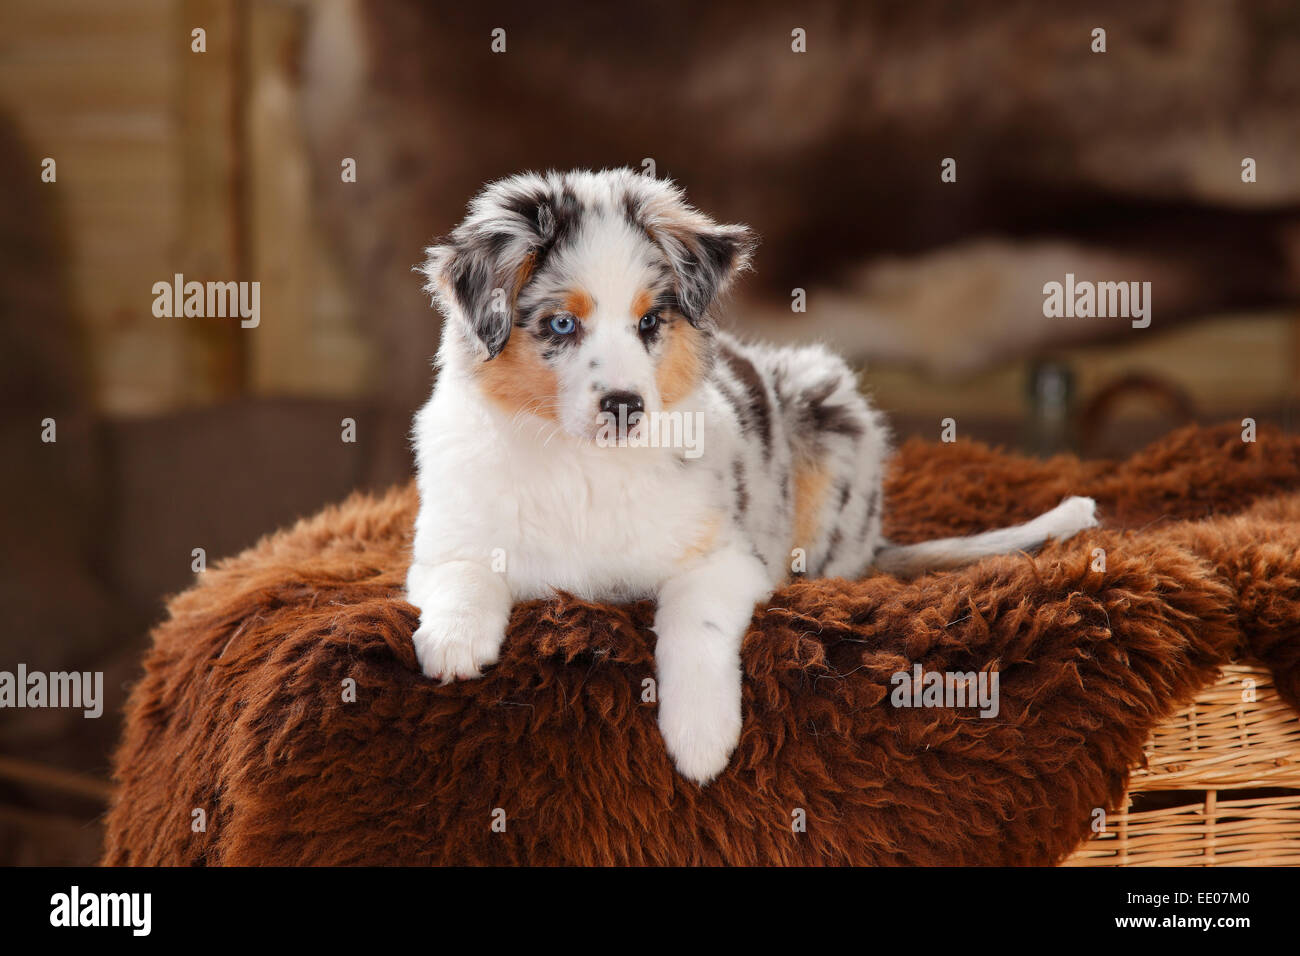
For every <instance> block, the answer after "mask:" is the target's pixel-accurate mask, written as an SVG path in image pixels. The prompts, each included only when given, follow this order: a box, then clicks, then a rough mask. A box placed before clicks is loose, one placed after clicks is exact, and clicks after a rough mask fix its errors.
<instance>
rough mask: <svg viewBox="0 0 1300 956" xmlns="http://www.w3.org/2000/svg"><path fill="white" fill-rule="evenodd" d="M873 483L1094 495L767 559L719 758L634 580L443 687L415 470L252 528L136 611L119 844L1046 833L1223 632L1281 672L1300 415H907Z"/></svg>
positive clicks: (1103, 777) (845, 843)
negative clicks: (691, 759) (1044, 531)
mask: <svg viewBox="0 0 1300 956" xmlns="http://www.w3.org/2000/svg"><path fill="white" fill-rule="evenodd" d="M886 487H887V507H886V510H885V518H886V532H887V533H888V534H889V535H890V537H891V538H893V539H894V540H897V541H910V540H917V539H923V538H928V537H934V536H935V535H938V534H964V533H970V532H975V531H979V530H981V529H982V528H985V527H988V526H992V525H996V524H1001V523H1006V522H1008V521H1013V520H1020V519H1023V518H1026V517H1029V516H1031V515H1033V514H1035V513H1038V512H1040V511H1042V510H1044V509H1045V508H1048V507H1050V506H1051V505H1053V504H1055V503H1056V502H1057V501H1059V500H1060V499H1061V497H1062V495H1064V494H1066V493H1067V492H1069V493H1078V494H1087V495H1091V496H1092V497H1094V498H1096V499H1097V501H1098V503H1099V505H1100V507H1101V514H1102V519H1103V522H1104V525H1105V527H1103V528H1101V529H1095V530H1093V531H1089V532H1085V533H1083V534H1081V535H1079V536H1078V537H1076V538H1074V539H1073V540H1070V541H1068V542H1065V543H1052V544H1049V545H1048V546H1047V547H1046V548H1045V549H1044V550H1043V551H1042V552H1041V553H1040V554H1038V555H1037V556H1032V557H1031V556H1028V555H1025V554H1019V555H1011V556H1004V557H995V558H990V559H987V560H984V561H982V562H980V563H979V564H978V565H975V566H973V567H970V568H967V569H965V570H962V571H957V572H948V573H942V574H934V575H929V576H927V577H924V578H921V579H919V580H916V581H913V582H902V581H899V580H897V579H895V578H892V577H889V576H884V575H881V576H875V577H871V578H868V579H866V580H862V581H844V580H835V579H831V580H799V581H796V582H794V583H791V584H790V585H788V586H787V587H785V588H783V589H781V590H779V591H778V592H777V593H776V595H775V596H774V598H773V600H772V602H771V604H770V605H769V606H768V607H767V608H766V609H764V610H761V611H760V612H759V613H758V614H756V616H755V618H754V621H753V623H752V625H751V627H750V630H749V632H748V634H747V636H746V639H745V643H744V648H743V656H744V666H745V689H744V708H745V727H744V732H743V736H742V738H741V742H740V746H739V748H738V750H737V752H736V755H735V757H734V759H733V760H732V762H731V765H730V766H729V767H728V769H727V770H726V771H725V773H723V775H722V776H721V777H719V778H718V779H717V780H716V781H715V782H714V783H713V784H712V785H711V786H710V787H708V788H706V789H700V788H699V787H697V786H696V785H694V784H692V783H689V782H687V781H685V780H683V779H682V778H681V777H680V776H678V775H677V774H675V773H674V772H673V770H672V767H671V765H670V763H669V760H668V757H667V754H666V753H665V750H664V745H663V743H662V741H661V739H660V737H659V734H658V733H657V732H656V729H655V706H654V705H653V704H651V703H642V700H641V697H642V681H643V680H644V679H645V678H647V677H650V676H651V675H652V674H653V660H652V650H653V638H652V636H651V635H650V634H649V633H648V628H649V625H650V622H651V620H652V617H653V608H652V606H651V605H650V604H649V603H648V602H643V603H639V604H635V605H631V606H623V607H613V606H600V605H594V604H591V603H587V602H584V601H580V600H576V599H573V598H570V597H564V596H561V597H559V598H557V599H554V600H547V601H533V602H530V603H526V604H523V605H521V606H519V607H517V608H516V609H515V611H514V615H513V619H512V622H511V629H510V637H509V639H508V640H507V642H506V646H505V648H504V649H503V656H502V659H501V662H500V664H498V665H497V666H496V667H494V668H493V669H492V670H491V671H489V672H488V674H487V675H486V676H485V677H484V678H483V679H482V680H476V681H471V682H462V683H456V684H451V685H447V686H439V685H437V684H435V683H432V682H430V681H428V680H426V679H424V678H423V677H422V676H421V675H420V673H419V672H418V670H417V667H416V661H415V654H414V652H413V650H412V645H411V632H412V630H413V629H414V628H415V626H416V623H417V622H416V617H417V615H416V613H415V610H414V608H412V607H411V606H410V605H407V604H404V603H402V602H400V601H396V600H395V597H396V596H398V595H400V594H401V591H402V582H403V578H404V575H405V572H406V566H407V563H408V561H409V548H410V540H409V535H410V528H411V521H412V518H413V516H414V512H415V508H416V498H415V494H414V491H413V489H412V488H410V487H407V488H401V489H395V490H393V491H391V492H389V493H388V494H387V495H385V496H383V497H381V498H372V497H365V496H354V497H352V498H350V499H349V500H348V501H346V502H344V503H343V504H341V505H339V506H336V507H332V508H329V509H327V510H325V511H324V512H322V513H321V514H319V515H317V516H316V517H314V518H311V519H309V520H305V521H303V522H300V523H299V524H298V525H297V526H296V527H294V528H292V529H289V530H287V531H281V532H278V533H276V534H274V535H271V536H269V537H268V538H266V539H265V540H263V541H262V542H261V543H260V544H258V545H257V546H256V547H254V548H252V549H251V550H249V551H247V552H245V553H244V554H242V555H240V556H238V557H236V558H233V559H231V560H228V561H226V562H223V563H222V564H221V565H220V566H219V567H218V568H216V569H214V570H211V571H209V572H207V573H206V574H205V575H204V576H203V577H202V579H201V581H200V582H199V583H198V584H196V585H195V586H194V587H193V588H191V589H190V590H189V591H187V592H185V593H183V594H181V595H180V596H178V597H177V598H175V599H174V600H173V601H172V603H171V608H170V611H171V615H170V619H169V620H167V621H166V622H165V623H164V624H162V625H160V626H159V627H158V629H157V631H156V632H155V635H154V639H155V642H154V648H153V650H152V651H151V653H150V654H149V656H148V658H147V660H146V662H145V674H144V677H143V679H142V680H141V681H140V683H139V684H138V685H137V686H136V688H135V689H134V692H133V694H132V696H131V700H130V703H129V705H128V713H127V723H126V733H125V739H124V741H123V743H122V745H121V748H120V750H119V752H118V754H117V757H116V775H117V778H118V780H119V781H120V788H119V790H118V794H117V798H116V801H115V804H114V806H113V807H112V809H111V811H110V813H109V817H108V838H107V850H106V854H105V862H106V863H108V864H114V865H126V864H173V865H174V864H181V865H186V864H191V865H201V864H207V865H221V864H413V865H427V864H625V863H630V864H699V863H704V864H810V863H840V864H843V863H850V864H1050V863H1055V862H1058V861H1060V860H1061V859H1063V858H1064V857H1065V856H1067V855H1068V854H1069V853H1070V852H1071V851H1072V850H1073V849H1074V848H1075V847H1076V846H1077V845H1078V843H1079V842H1080V841H1081V840H1082V839H1083V838H1084V837H1085V836H1086V835H1087V833H1088V824H1089V820H1090V814H1091V812H1092V810H1093V808H1095V807H1113V806H1114V804H1115V803H1116V802H1117V801H1118V800H1119V798H1120V795H1121V794H1122V792H1123V789H1124V785H1125V782H1126V780H1127V777H1128V771H1129V768H1130V767H1131V766H1132V765H1134V763H1135V762H1136V761H1137V760H1138V759H1139V757H1140V753H1141V747H1142V743H1143V741H1144V740H1145V738H1146V736H1147V735H1148V733H1149V732H1150V730H1151V728H1152V726H1153V725H1154V724H1156V723H1157V722H1158V721H1160V720H1161V719H1162V718H1164V717H1166V716H1167V715H1168V714H1170V713H1171V712H1172V711H1173V710H1174V709H1175V708H1177V707H1178V706H1179V705H1181V704H1183V703H1184V702H1186V701H1187V700H1188V699H1189V698H1190V697H1191V696H1193V695H1194V694H1195V693H1196V691H1197V690H1198V689H1199V688H1201V687H1202V686H1203V685H1205V684H1206V683H1207V682H1209V681H1210V680H1212V679H1213V677H1214V676H1215V673H1216V671H1217V669H1218V667H1219V666H1220V665H1221V664H1223V663H1225V662H1226V661H1228V660H1229V659H1232V658H1234V657H1253V658H1255V659H1259V660H1262V661H1263V662H1264V663H1266V664H1267V665H1269V666H1270V667H1272V669H1273V671H1274V674H1275V678H1276V680H1277V683H1278V686H1279V688H1280V689H1281V691H1282V693H1283V695H1284V696H1285V697H1286V698H1287V699H1288V700H1289V701H1290V702H1291V703H1292V704H1297V703H1298V702H1300V639H1297V633H1298V632H1300V439H1297V438H1295V437H1290V436H1285V435H1282V434H1281V433H1278V432H1276V431H1269V430H1262V431H1261V432H1260V435H1259V441H1258V442H1257V443H1255V444H1243V443H1242V442H1241V440H1240V434H1239V431H1238V430H1237V429H1236V428H1235V427H1220V428H1215V429H1195V428H1193V429H1185V430H1182V431H1179V432H1176V433H1174V434H1172V435H1170V436H1168V437H1167V438H1166V439H1164V440H1162V441H1160V442H1158V443H1157V444H1155V445H1153V446H1151V447H1150V448H1148V449H1146V450H1145V451H1143V452H1142V453H1140V454H1138V455H1136V456H1135V457H1133V458H1132V459H1130V460H1129V461H1126V462H1123V463H1113V462H1080V461H1078V460H1076V459H1073V458H1068V457H1062V458H1056V459H1052V460H1050V461H1046V462H1039V461H1033V460H1028V459H1024V458H1018V457H1013V456H1010V455H1006V454H1001V453H998V452H996V451H993V450H990V449H988V448H986V447H984V446H980V445H975V444H969V443H960V442H959V443H957V444H954V445H932V444H925V443H920V442H915V441H914V442H911V443H908V444H907V445H905V446H904V447H903V448H902V449H901V450H900V452H899V454H898V456H897V457H896V459H895V460H894V462H893V466H892V469H891V471H890V475H889V478H888V481H887V486H886ZM1095 548H1104V549H1105V551H1106V567H1105V570H1104V571H1095V570H1092V564H1093V549H1095ZM917 662H919V663H921V664H922V665H923V667H924V668H925V669H926V670H927V671H928V670H940V671H944V670H961V671H969V670H980V669H982V668H996V669H997V670H999V671H1000V681H1001V709H1000V712H999V713H998V715H997V716H996V717H994V718H981V717H979V716H977V714H976V713H975V712H974V711H970V710H948V709H942V708H934V709H896V708H894V707H892V706H891V705H890V702H889V693H890V690H891V684H890V677H891V675H892V674H894V673H895V672H897V671H900V670H909V669H910V668H911V667H912V666H913V664H914V663H917ZM348 678H351V679H353V680H355V682H356V702H355V703H345V702H343V700H342V692H343V684H344V681H345V680H346V679H348ZM195 808H202V809H204V810H205V811H206V816H207V827H206V831H205V832H197V833H196V832H193V831H192V828H191V822H192V811H193V810H194V809H195ZM498 808H499V809H500V810H503V811H504V822H505V830H504V832H495V831H494V829H493V826H492V824H493V819H494V817H493V812H494V810H496V809H498ZM800 809H801V810H802V811H803V812H804V814H805V817H806V831H805V832H795V831H794V829H793V828H792V826H791V824H792V821H793V820H794V814H795V812H796V811H797V810H800ZM497 818H498V819H500V815H499V814H498V817H497Z"/></svg>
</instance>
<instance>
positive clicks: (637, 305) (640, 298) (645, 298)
mask: <svg viewBox="0 0 1300 956" xmlns="http://www.w3.org/2000/svg"><path fill="white" fill-rule="evenodd" d="M654 304H655V297H654V296H653V295H651V293H650V290H649V289H642V290H641V292H640V293H638V295H637V297H636V298H635V299H633V300H632V318H634V319H636V320H637V321H638V322H639V321H640V320H641V316H643V315H645V314H646V313H647V312H649V311H650V309H651V308H653V307H654Z"/></svg>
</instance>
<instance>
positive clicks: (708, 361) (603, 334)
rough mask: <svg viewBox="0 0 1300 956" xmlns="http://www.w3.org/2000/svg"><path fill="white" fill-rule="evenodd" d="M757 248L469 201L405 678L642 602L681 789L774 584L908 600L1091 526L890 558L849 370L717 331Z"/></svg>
mask: <svg viewBox="0 0 1300 956" xmlns="http://www.w3.org/2000/svg"><path fill="white" fill-rule="evenodd" d="M754 244H755V243H754V238H753V237H752V235H751V233H750V231H749V230H748V229H747V228H746V227H744V226H738V225H719V224H717V223H715V222H713V221H712V220H711V219H709V218H708V217H707V216H705V215H703V214H702V213H700V212H698V211H697V210H695V209H694V208H692V207H691V206H689V205H687V203H686V201H685V199H684V197H683V195H682V192H681V191H680V190H679V189H678V188H677V187H675V186H674V185H672V184H671V183H669V182H666V181H662V180H656V179H652V178H648V177H646V176H644V175H641V174H639V173H637V172H634V171H632V170H627V169H623V170H613V171H603V172H599V173H593V172H585V171H584V172H570V173H555V172H550V173H547V174H545V175H537V174H532V173H526V174H523V175H518V176H514V177H511V178H509V179H505V180H502V181H500V182H496V183H493V184H491V185H489V186H487V187H486V188H485V189H484V190H483V191H482V192H481V193H480V194H479V195H478V196H477V197H476V198H475V199H474V200H473V202H472V203H471V204H470V208H469V214H468V215H467V216H466V218H465V220H464V221H463V222H462V223H461V224H460V225H459V226H458V227H457V228H456V229H455V230H454V231H453V232H452V234H451V236H450V237H449V238H448V239H447V240H446V241H445V242H444V243H442V244H439V245H435V246H433V247H432V248H430V249H429V250H427V252H428V258H427V260H426V262H425V263H424V265H423V267H422V271H423V272H424V274H425V275H426V276H427V278H428V285H427V286H426V288H427V290H428V291H429V292H431V293H432V295H433V297H434V299H435V302H436V304H437V305H439V306H440V307H441V309H442V312H443V314H444V315H445V317H446V323H445V326H444V331H443V336H442V342H441V345H440V347H439V350H438V356H437V363H436V364H437V368H438V375H437V383H436V386H435V388H434V391H433V395H432V397H431V398H430V399H429V401H428V403H427V404H426V405H424V407H423V408H422V409H421V410H420V411H419V413H418V414H417V416H416V419H415V427H414V433H413V440H414V446H415V458H416V467H417V484H418V488H419V493H420V510H419V515H418V517H417V519H416V524H415V537H414V546H413V560H412V563H411V567H410V571H409V574H408V576H407V599H408V600H409V601H410V602H411V603H412V604H414V605H415V606H416V607H418V608H419V609H420V625H419V628H418V630H417V631H416V632H415V635H414V643H415V650H416V654H417V656H418V658H419V661H420V664H421V667H422V668H423V670H424V673H425V674H426V675H428V676H429V677H432V678H437V679H441V680H443V681H450V680H454V679H458V678H459V679H466V678H473V677H477V676H478V675H479V674H481V672H482V670H483V668H485V667H487V666H488V665H490V664H492V663H494V662H495V661H496V660H497V659H498V656H499V654H500V650H501V643H502V641H503V640H504V638H505V633H506V624H507V622H508V620H509V618H510V610H511V607H512V605H513V604H514V603H515V602H516V601H522V600H527V599H530V598H543V597H548V596H550V595H552V594H553V593H554V592H555V591H556V590H564V591H569V592H571V593H573V594H575V595H578V596H580V597H582V598H586V599H589V600H599V601H630V600H634V599H640V598H647V597H655V598H657V600H658V610H657V612H656V615H655V620H654V629H655V634H656V638H657V641H656V645H655V662H656V669H657V673H658V699H659V704H658V720H659V728H660V731H661V733H662V735H663V739H664V744H665V746H666V747H667V750H668V753H669V755H670V756H671V757H672V760H673V762H674V764H675V765H676V767H677V769H678V771H679V772H680V773H681V774H683V775H684V776H685V777H688V778H689V779H691V780H694V781H696V782H698V783H700V784H704V783H706V782H708V781H709V780H711V779H713V778H714V777H715V776H717V774H718V773H720V772H721V771H722V770H723V769H724V768H725V767H726V765H727V762H728V760H729V758H730V755H731V752H732V750H733V749H734V748H735V746H736V743H737V741H738V740H739V737H740V731H741V667H740V646H741V640H742V639H743V637H744V635H745V632H746V630H747V628H748V626H749V623H750V619H751V617H752V615H753V613H754V607H755V605H756V604H758V603H759V602H761V601H764V600H765V599H766V598H767V597H768V596H769V595H770V594H771V593H772V591H773V589H774V588H775V587H776V586H777V585H778V584H779V583H780V582H781V581H783V580H784V579H785V578H787V577H788V576H789V575H790V574H791V573H792V572H800V571H802V572H804V573H806V574H808V575H832V576H843V577H854V576H858V575H861V574H863V573H864V572H866V571H867V570H868V569H869V568H872V567H876V568H879V569H882V570H884V571H888V572H893V573H899V574H909V575H910V574H917V573H920V572H922V571H925V570H929V569H936V568H951V567H956V566H958V565H961V564H965V563H968V562H970V561H973V560H975V559H977V558H979V557H981V556H984V555H989V554H995V553H999V552H1003V551H1012V550H1017V549H1025V548H1033V547H1037V546H1038V545H1041V544H1042V543H1043V542H1044V541H1045V540H1046V539H1048V538H1049V537H1066V536H1069V535H1071V534H1074V533H1075V532H1077V531H1079V530H1080V529H1083V528H1087V527H1091V526H1093V525H1094V524H1096V520H1095V518H1094V510H1095V506H1094V504H1093V502H1092V501H1091V500H1090V499H1086V498H1068V499H1066V500H1065V501H1064V502H1062V504H1061V505H1059V506H1058V507H1056V508H1055V509H1053V510H1052V511H1049V512H1048V513H1046V514H1044V515H1042V516H1040V517H1038V518H1035V519H1034V520H1032V521H1030V522H1028V523H1026V524H1023V525H1018V526H1016V527H1012V528H1006V529H1003V530H999V531H993V532H987V533H985V534H980V535H974V536H971V537H967V538H954V539H946V540H942V541H933V542H927V543H925V544H922V545H914V546H908V547H898V546H890V545H889V544H888V543H887V542H886V541H885V540H884V539H883V538H882V537H881V507H882V492H881V480H882V477H883V471H884V466H885V462H886V458H887V456H888V453H889V438H888V432H887V429H886V426H885V423H884V422H883V420H882V418H881V416H880V414H879V413H878V412H877V411H875V410H874V409H873V408H872V407H871V406H870V404H869V403H868V402H867V400H866V398H864V397H863V396H862V394H860V393H859V391H858V389H857V385H856V380H855V377H854V374H853V372H852V370H851V369H850V368H849V367H848V366H847V365H846V364H845V363H844V361H843V360H841V359H840V358H838V357H837V356H835V355H833V354H831V353H830V352H828V351H827V350H825V349H823V348H820V347H816V346H809V347H804V348H794V349H775V348H766V347H763V346H755V345H748V344H742V343H741V342H739V341H737V340H736V339H735V338H733V337H732V336H730V335H728V334H726V333H725V332H722V331H720V330H719V329H718V327H717V325H716V323H715V318H714V306H715V304H716V302H717V299H718V297H719V295H720V294H721V293H722V292H724V291H725V290H726V288H727V286H728V285H729V283H730V282H731V281H732V280H733V279H734V278H735V276H736V275H737V274H738V273H739V272H741V271H742V270H744V269H745V268H746V267H747V265H748V263H749V259H750V254H751V251H752V250H753V247H754ZM665 422H666V423H667V424H668V425H669V426H672V427H664V423H665ZM688 435H689V436H692V437H693V438H694V440H693V441H690V442H688V441H685V440H682V439H683V437H684V436H688ZM665 436H666V437H667V440H664V439H665Z"/></svg>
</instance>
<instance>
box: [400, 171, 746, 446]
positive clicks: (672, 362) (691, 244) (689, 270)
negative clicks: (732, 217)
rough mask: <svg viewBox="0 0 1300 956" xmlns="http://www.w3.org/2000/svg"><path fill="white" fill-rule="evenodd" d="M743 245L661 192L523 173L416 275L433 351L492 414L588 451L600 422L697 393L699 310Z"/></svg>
mask: <svg viewBox="0 0 1300 956" xmlns="http://www.w3.org/2000/svg"><path fill="white" fill-rule="evenodd" d="M753 246H754V239H753V236H752V234H751V233H750V231H749V230H748V229H747V228H746V227H744V226H727V225H719V224H717V223H715V222H713V221H712V220H711V219H709V218H708V217H707V216H705V215H703V214H702V213H700V212H698V211H696V210H695V209H693V208H692V207H691V206H689V205H688V204H687V203H686V201H685V199H684V198H683V195H682V192H681V190H680V189H678V188H677V187H676V186H674V185H673V184H672V183H670V182H667V181H664V180H656V179H650V178H648V177H646V176H643V175H641V174H639V173H636V172H634V171H632V170H629V169H621V170H608V171H603V172H599V173H591V172H573V173H554V172H552V173H547V174H545V175H538V174H533V173H525V174H522V175H519V176H513V177H511V178H509V179H504V180H501V181H500V182H496V183H493V184H491V185H489V186H488V187H486V188H485V189H484V190H483V191H482V192H481V193H480V194H479V195H478V196H477V197H475V199H474V200H473V202H472V203H471V204H470V209H469V214H468V216H466V218H465V220H464V222H462V223H461V224H460V225H459V226H458V227H457V228H456V229H455V230H454V231H453V232H452V234H451V236H450V237H449V239H448V240H447V241H446V242H445V243H443V244H440V245H435V246H433V247H431V248H430V249H428V250H427V252H428V259H427V260H426V261H425V263H424V266H423V268H422V271H423V272H424V274H425V275H426V276H427V277H428V280H429V282H428V285H427V286H426V289H428V290H429V291H430V292H432V293H433V295H434V298H435V300H436V301H437V302H438V303H439V305H440V306H441V307H442V310H443V312H444V314H445V315H446V316H447V319H448V322H447V326H446V330H445V332H444V343H443V348H444V349H448V348H451V349H454V350H456V352H457V355H458V356H459V357H462V358H463V359H464V360H465V361H464V364H465V365H466V366H467V367H468V368H469V370H470V373H471V375H472V377H473V379H474V381H475V383H476V385H477V387H479V388H480V389H482V390H483V392H484V394H485V395H486V396H487V397H488V398H489V399H491V401H492V402H493V403H494V404H496V405H497V406H498V407H499V408H501V409H502V410H503V411H505V412H507V413H509V414H511V415H512V416H536V417H538V418H542V419H547V420H549V421H552V422H555V423H557V424H558V425H559V426H560V427H561V428H563V430H564V431H566V432H568V433H569V434H571V435H574V436H576V437H579V438H594V437H595V436H596V434H597V433H598V431H599V430H600V427H601V424H602V420H603V417H608V416H611V415H612V416H614V417H615V418H619V417H621V418H622V419H623V420H625V421H626V420H628V419H631V421H632V422H633V423H635V421H636V416H637V413H650V412H656V411H663V410H668V409H671V408H672V407H673V406H674V405H675V404H676V403H678V402H680V401H681V400H682V399H684V398H685V397H687V396H688V395H690V394H691V393H692V392H693V391H694V390H695V388H696V386H697V385H698V384H699V381H700V379H701V378H702V376H703V375H704V373H705V372H706V371H707V368H708V364H709V362H710V361H711V360H712V359H711V356H712V348H711V338H712V332H713V319H712V317H711V315H710V308H711V306H712V305H713V303H714V301H715V300H716V298H717V297H718V295H719V294H720V293H721V292H722V291H723V290H724V289H725V288H726V287H727V285H728V284H729V283H730V281H731V280H732V278H733V277H734V276H735V275H736V273H737V272H739V271H740V270H742V269H743V268H745V266H746V265H747V264H748V261H749V255H750V252H751V250H752V248H753ZM444 360H445V358H444Z"/></svg>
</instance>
